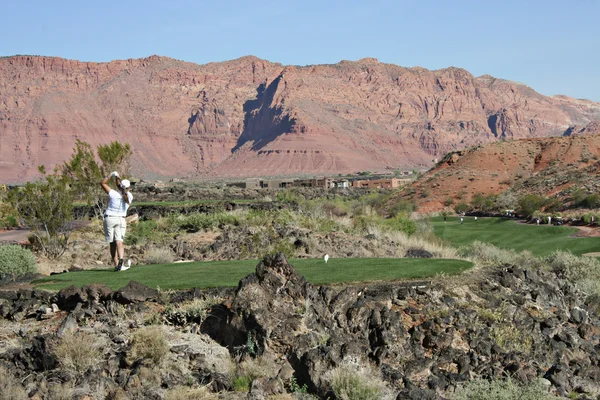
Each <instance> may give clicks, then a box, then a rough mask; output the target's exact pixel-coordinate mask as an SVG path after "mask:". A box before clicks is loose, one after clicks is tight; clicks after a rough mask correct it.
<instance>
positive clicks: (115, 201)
mask: <svg viewBox="0 0 600 400" xmlns="http://www.w3.org/2000/svg"><path fill="white" fill-rule="evenodd" d="M108 197H109V200H108V208H107V209H106V211H105V212H104V215H105V216H107V217H126V216H127V209H128V208H129V204H131V202H132V201H133V195H132V194H131V192H127V197H128V198H129V204H127V202H126V201H125V199H124V198H123V195H122V194H121V193H119V192H117V191H116V190H114V189H110V191H109V192H108Z"/></svg>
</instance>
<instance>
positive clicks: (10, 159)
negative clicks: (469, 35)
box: [0, 55, 600, 182]
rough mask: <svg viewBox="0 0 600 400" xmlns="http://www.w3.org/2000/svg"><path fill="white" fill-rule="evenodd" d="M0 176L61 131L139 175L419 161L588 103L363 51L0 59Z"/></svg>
mask: <svg viewBox="0 0 600 400" xmlns="http://www.w3.org/2000/svg"><path fill="white" fill-rule="evenodd" d="M0 78H1V81H0V167H1V168H0V180H2V181H5V182H11V181H12V182H15V181H23V180H28V179H33V178H35V177H37V176H38V175H37V166H38V165H40V164H45V165H46V166H47V167H52V166H53V165H56V164H59V163H61V162H63V161H65V160H66V159H68V157H69V156H70V154H71V152H72V148H73V144H74V142H75V139H81V140H85V141H87V142H90V143H91V144H92V145H97V144H104V143H108V142H110V141H113V140H120V141H123V142H128V143H130V144H131V145H132V148H133V150H134V156H133V164H134V168H133V171H134V172H135V174H136V175H138V176H140V177H142V178H150V179H152V178H156V177H184V178H191V179H194V178H203V177H212V178H214V177H244V176H246V177H248V176H260V175H266V174H268V175H293V174H299V173H302V174H335V173H348V172H356V171H365V170H369V171H384V170H389V169H398V168H399V169H402V168H404V169H413V168H420V169H426V168H428V167H429V166H431V165H433V163H434V161H435V159H436V158H440V157H441V156H443V155H444V154H445V153H447V152H448V151H452V150H456V149H460V148H464V147H468V146H472V145H474V144H480V143H488V142H492V141H496V140H499V139H503V138H520V137H545V136H560V135H563V134H564V133H565V132H567V131H568V130H569V129H570V128H572V127H573V126H575V125H576V126H583V125H586V124H587V123H589V122H593V121H595V120H599V119H600V103H594V102H591V101H588V100H578V99H573V98H570V97H566V96H555V97H547V96H543V95H541V94H539V93H537V92H535V91H534V90H533V89H531V88H529V87H528V86H526V85H521V84H516V83H511V82H509V81H506V80H502V79H500V78H493V77H492V79H490V78H489V77H487V76H485V75H484V76H482V77H475V76H473V75H472V74H471V73H470V72H468V71H466V70H464V69H461V68H457V67H448V68H444V69H440V70H435V71H430V70H427V69H425V68H421V67H410V68H406V67H401V66H397V65H394V64H386V63H380V62H379V61H378V60H377V59H373V58H364V59H361V60H358V61H340V62H339V63H337V64H326V65H307V66H286V65H282V64H279V63H272V62H269V61H267V60H262V59H260V58H258V57H255V56H244V57H240V58H238V59H235V60H230V61H224V62H211V63H207V64H201V65H200V64H195V63H190V62H185V61H180V60H176V59H173V58H169V57H163V56H157V55H152V56H149V57H146V58H140V59H127V60H115V61H111V62H106V63H95V62H82V61H77V60H66V59H63V58H60V57H44V56H11V57H4V58H0Z"/></svg>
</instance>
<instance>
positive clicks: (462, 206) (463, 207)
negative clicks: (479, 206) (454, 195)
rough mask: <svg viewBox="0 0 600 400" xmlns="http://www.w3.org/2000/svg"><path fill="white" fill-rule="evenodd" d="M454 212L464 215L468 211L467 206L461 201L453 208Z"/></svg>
mask: <svg viewBox="0 0 600 400" xmlns="http://www.w3.org/2000/svg"><path fill="white" fill-rule="evenodd" d="M454 211H456V212H457V213H459V214H460V213H463V212H465V213H466V212H467V211H469V205H468V204H467V203H465V202H464V201H461V202H460V203H458V204H457V205H455V206H454Z"/></svg>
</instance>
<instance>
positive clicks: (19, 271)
mask: <svg viewBox="0 0 600 400" xmlns="http://www.w3.org/2000/svg"><path fill="white" fill-rule="evenodd" d="M37 271H38V269H37V264H36V261H35V257H34V256H33V254H32V253H31V251H29V250H27V249H25V248H23V247H21V246H17V245H4V246H3V245H0V279H5V278H10V279H15V278H18V277H21V276H25V275H27V274H34V273H36V272H37Z"/></svg>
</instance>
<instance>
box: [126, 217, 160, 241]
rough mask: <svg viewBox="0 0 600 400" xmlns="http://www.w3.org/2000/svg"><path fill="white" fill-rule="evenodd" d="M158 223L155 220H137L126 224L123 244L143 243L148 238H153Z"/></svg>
mask: <svg viewBox="0 0 600 400" xmlns="http://www.w3.org/2000/svg"><path fill="white" fill-rule="evenodd" d="M158 230H159V229H158V224H157V223H156V221H153V220H148V221H138V223H137V224H129V225H128V226H127V234H126V235H125V244H126V245H129V246H131V245H134V244H143V243H145V242H147V241H148V240H152V239H154V237H155V236H156V234H157V232H158Z"/></svg>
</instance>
